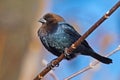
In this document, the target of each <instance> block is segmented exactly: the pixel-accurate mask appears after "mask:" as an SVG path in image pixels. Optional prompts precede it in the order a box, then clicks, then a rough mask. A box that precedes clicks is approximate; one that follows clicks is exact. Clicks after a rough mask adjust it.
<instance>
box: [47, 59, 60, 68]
mask: <svg viewBox="0 0 120 80" xmlns="http://www.w3.org/2000/svg"><path fill="white" fill-rule="evenodd" d="M55 60H57V58H55V59H53V60H52V61H51V62H50V63H48V64H47V66H50V67H51V69H52V68H54V67H58V66H59V64H57V65H54V61H55Z"/></svg>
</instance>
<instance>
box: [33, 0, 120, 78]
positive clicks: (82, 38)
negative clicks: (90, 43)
mask: <svg viewBox="0 0 120 80" xmlns="http://www.w3.org/2000/svg"><path fill="white" fill-rule="evenodd" d="M119 6H120V1H118V3H117V4H115V6H113V7H112V8H111V9H110V10H109V11H108V12H106V14H105V15H103V17H101V18H100V19H99V20H98V21H97V22H96V23H95V24H94V25H93V26H92V27H91V28H90V29H89V30H88V31H87V32H86V33H85V34H83V36H81V37H80V38H79V39H78V40H77V41H76V42H75V43H73V44H72V45H71V46H70V47H69V48H68V50H67V53H68V54H70V53H71V52H72V51H73V50H74V49H76V48H77V47H78V46H79V45H80V44H81V42H82V41H83V40H85V38H86V37H88V36H89V35H90V34H91V33H92V32H93V31H94V30H95V29H96V28H97V27H98V26H99V25H100V24H101V23H102V22H103V21H105V20H106V19H107V18H108V17H109V16H110V15H111V14H112V13H113V12H114V11H115V10H116V9H117V8H118V7H119ZM64 58H65V55H64V53H62V54H61V55H60V56H59V57H58V58H57V59H56V60H54V61H53V65H54V66H53V65H49V66H47V67H46V68H45V69H44V70H43V71H42V72H41V73H39V74H38V75H37V76H36V77H35V79H34V80H41V79H42V78H43V77H44V76H45V75H46V74H47V73H48V72H49V71H50V70H51V69H53V68H54V67H55V66H56V65H58V64H59V63H60V62H61V61H62V60H63V59H64Z"/></svg>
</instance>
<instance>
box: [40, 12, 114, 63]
mask: <svg viewBox="0 0 120 80" xmlns="http://www.w3.org/2000/svg"><path fill="white" fill-rule="evenodd" d="M39 22H41V23H42V26H41V27H40V29H39V30H38V36H39V38H40V40H41V42H42V43H43V45H44V46H45V48H46V49H47V50H48V51H50V52H51V53H52V54H54V55H56V56H60V55H61V53H64V51H65V48H68V47H70V46H71V45H72V43H74V42H75V41H76V40H78V38H79V37H81V35H80V34H79V33H78V32H77V31H76V30H75V29H74V28H73V27H72V26H71V25H70V24H68V23H66V22H65V20H64V19H63V18H62V17H61V16H59V15H56V14H53V13H47V14H45V15H44V16H43V18H41V19H40V20H39ZM78 54H81V55H88V56H91V57H93V58H95V59H97V60H99V61H100V62H102V63H105V64H109V63H112V60H111V59H109V58H107V57H104V56H101V55H99V54H97V53H96V52H95V51H94V50H93V49H92V48H91V47H90V46H89V44H88V43H87V41H86V40H84V41H83V42H82V43H81V44H80V45H79V47H78V48H76V49H75V50H74V51H73V52H72V53H71V54H70V55H68V56H66V58H65V59H67V60H70V59H73V58H75V57H76V56H77V55H78Z"/></svg>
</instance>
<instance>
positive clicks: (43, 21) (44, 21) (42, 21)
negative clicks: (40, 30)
mask: <svg viewBox="0 0 120 80" xmlns="http://www.w3.org/2000/svg"><path fill="white" fill-rule="evenodd" d="M38 22H41V23H46V20H45V19H43V18H41V19H40V20H39V21H38Z"/></svg>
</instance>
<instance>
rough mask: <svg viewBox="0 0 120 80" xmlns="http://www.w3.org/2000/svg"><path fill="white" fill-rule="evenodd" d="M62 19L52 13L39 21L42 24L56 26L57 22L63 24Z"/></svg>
mask: <svg viewBox="0 0 120 80" xmlns="http://www.w3.org/2000/svg"><path fill="white" fill-rule="evenodd" d="M63 21H64V19H63V18H62V17H61V16H59V15H57V14H53V13H47V14H45V15H44V16H43V18H41V19H40V20H39V22H41V23H42V24H57V23H58V22H63Z"/></svg>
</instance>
